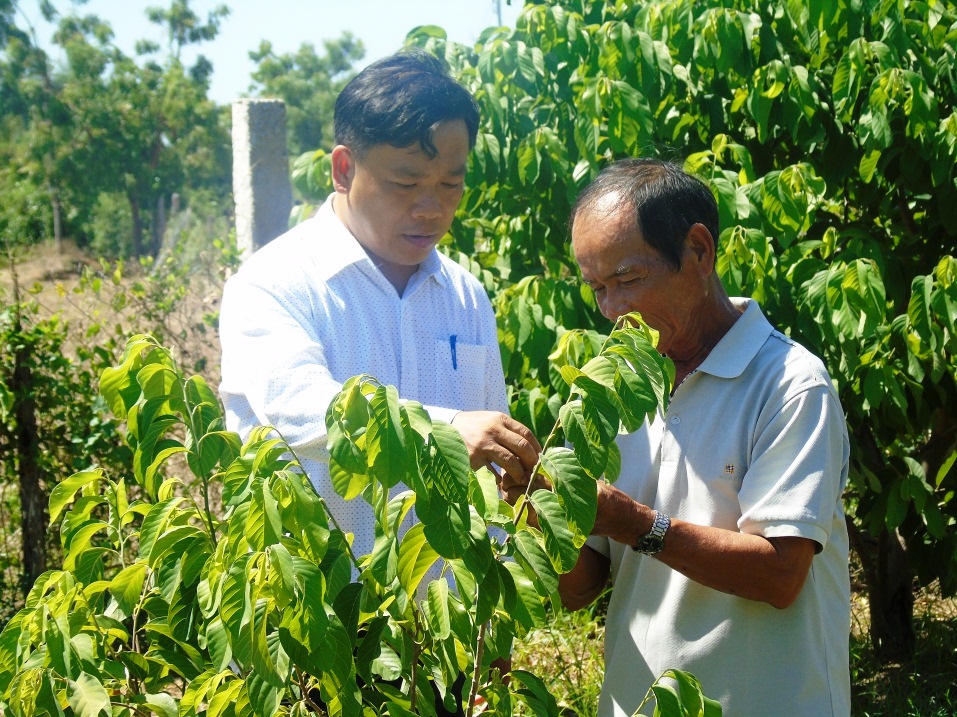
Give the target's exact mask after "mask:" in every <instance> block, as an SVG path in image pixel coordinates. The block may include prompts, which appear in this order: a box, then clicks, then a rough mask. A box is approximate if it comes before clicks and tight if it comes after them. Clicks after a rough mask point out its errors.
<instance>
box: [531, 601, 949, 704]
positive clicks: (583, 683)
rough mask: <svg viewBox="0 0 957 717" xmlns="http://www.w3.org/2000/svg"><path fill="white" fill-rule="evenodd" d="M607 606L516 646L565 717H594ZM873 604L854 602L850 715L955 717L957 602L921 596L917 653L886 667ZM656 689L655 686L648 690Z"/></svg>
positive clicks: (552, 624)
mask: <svg viewBox="0 0 957 717" xmlns="http://www.w3.org/2000/svg"><path fill="white" fill-rule="evenodd" d="M605 604H606V603H605V602H600V603H599V604H598V606H597V607H596V606H592V607H591V608H590V609H588V610H583V611H580V612H577V613H569V612H567V611H565V610H560V611H557V612H556V613H555V614H553V615H552V616H551V619H550V621H549V625H548V627H546V628H542V629H540V630H535V631H533V632H532V633H530V634H529V635H528V636H527V637H526V638H525V639H524V640H522V641H521V642H519V643H518V645H517V650H516V653H515V655H514V656H513V665H514V667H515V668H517V669H527V670H530V671H531V672H534V673H535V674H537V675H540V676H541V677H542V678H543V679H545V680H546V681H547V684H548V686H549V689H550V690H551V691H552V694H554V695H555V697H556V699H557V700H558V703H559V705H560V706H561V707H562V708H563V713H564V714H565V715H568V716H569V717H571V716H573V715H575V716H577V717H594V715H595V714H596V712H597V706H598V692H599V691H600V689H601V680H602V673H603V666H604V663H603V659H602V643H603V641H604V607H605ZM867 607H868V606H867V599H866V597H865V596H864V595H862V594H860V593H855V594H854V595H853V607H852V627H851V641H850V647H851V714H852V715H853V716H854V717H954V715H957V599H955V598H944V597H942V596H941V594H940V591H939V589H938V587H937V586H936V585H933V586H931V587H930V588H928V589H925V590H922V591H921V592H920V593H919V594H918V596H917V601H916V604H915V608H914V627H915V629H916V632H917V649H916V651H915V654H914V656H913V657H912V658H911V659H909V660H907V661H906V662H902V663H892V664H880V662H879V661H878V660H877V659H876V657H875V656H874V651H873V649H872V648H871V644H870V637H869V635H868V617H867ZM649 686H650V685H649Z"/></svg>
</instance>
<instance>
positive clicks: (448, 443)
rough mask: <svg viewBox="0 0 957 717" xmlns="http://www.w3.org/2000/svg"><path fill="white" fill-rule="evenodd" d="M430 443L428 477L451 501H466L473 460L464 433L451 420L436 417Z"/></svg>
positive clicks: (440, 492)
mask: <svg viewBox="0 0 957 717" xmlns="http://www.w3.org/2000/svg"><path fill="white" fill-rule="evenodd" d="M431 443H432V459H431V461H430V462H429V469H428V474H427V475H426V476H425V478H426V481H427V482H430V483H431V484H433V485H434V486H435V488H436V489H437V490H438V492H439V494H440V495H441V496H442V497H443V498H445V499H446V500H447V501H449V502H450V503H465V502H467V501H468V487H469V473H470V472H471V463H470V461H469V453H468V449H467V448H466V447H465V442H464V441H463V440H462V436H461V435H460V434H459V432H458V431H457V430H455V429H454V428H453V427H452V426H451V425H449V424H448V423H445V422H443V421H433V422H432V441H431Z"/></svg>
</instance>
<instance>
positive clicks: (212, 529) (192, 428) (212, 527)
mask: <svg viewBox="0 0 957 717" xmlns="http://www.w3.org/2000/svg"><path fill="white" fill-rule="evenodd" d="M186 383H187V381H181V382H180V390H181V391H182V393H183V405H184V406H186V413H187V418H188V419H189V432H190V433H191V434H193V445H194V446H195V447H196V448H197V450H198V449H199V441H200V439H201V438H202V435H200V433H199V431H198V430H197V426H196V420H195V417H194V415H193V410H192V408H191V407H190V402H189V392H188V391H187V390H186ZM199 479H200V482H201V483H202V487H203V508H204V512H205V513H206V520H207V522H208V523H209V537H210V539H211V540H212V541H213V546H214V547H215V546H216V542H217V541H216V523H215V521H214V520H213V513H212V510H210V507H209V476H207V475H206V474H205V473H202V474H200V476H199Z"/></svg>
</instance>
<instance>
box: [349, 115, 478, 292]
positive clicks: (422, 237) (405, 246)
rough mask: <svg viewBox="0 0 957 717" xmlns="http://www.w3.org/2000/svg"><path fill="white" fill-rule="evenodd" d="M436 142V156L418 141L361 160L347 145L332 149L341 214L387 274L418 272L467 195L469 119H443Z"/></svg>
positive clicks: (385, 147) (378, 149)
mask: <svg viewBox="0 0 957 717" xmlns="http://www.w3.org/2000/svg"><path fill="white" fill-rule="evenodd" d="M432 141H433V144H434V145H435V148H436V149H437V150H438V154H437V155H436V156H435V157H432V158H430V157H429V156H428V155H426V154H425V153H424V152H423V151H422V148H421V147H420V146H419V144H418V143H416V144H414V145H411V146H409V147H393V146H392V145H389V144H378V145H375V146H373V147H372V148H371V149H369V151H368V152H367V153H366V155H365V156H364V157H362V158H361V159H359V158H357V157H356V156H355V154H353V153H352V152H351V150H349V149H348V148H345V147H342V146H340V147H337V148H336V150H335V151H334V153H333V173H334V180H335V186H336V191H337V192H338V193H339V195H340V196H339V197H337V199H336V213H337V214H339V215H340V217H341V218H343V221H344V222H345V224H346V226H347V227H348V228H349V230H350V231H351V232H352V234H353V235H354V236H355V237H356V239H358V241H359V243H360V244H362V246H363V247H364V248H365V249H366V251H368V252H370V253H371V254H372V255H373V260H375V261H376V263H377V264H378V265H379V267H380V268H381V269H382V270H383V273H384V274H386V275H387V276H388V275H389V273H390V271H392V272H398V273H407V274H408V275H409V276H411V273H414V270H415V267H417V266H418V264H420V263H421V262H422V261H423V260H424V259H425V258H426V257H427V256H428V255H429V252H431V251H432V249H433V248H434V247H435V245H436V244H438V242H439V240H440V239H441V238H442V237H443V236H444V235H445V233H446V232H448V230H449V227H450V226H452V218H453V217H454V215H455V210H456V208H457V207H458V205H459V202H460V201H461V199H462V192H463V180H464V178H465V169H466V161H467V159H468V153H469V141H468V130H467V129H466V126H465V122H464V121H463V120H451V121H448V122H444V123H442V124H441V125H439V127H438V128H437V129H436V131H435V135H434V137H433V138H432ZM337 153H338V154H337ZM342 200H345V202H346V205H347V209H346V212H345V214H343V213H340V210H339V203H340V202H342Z"/></svg>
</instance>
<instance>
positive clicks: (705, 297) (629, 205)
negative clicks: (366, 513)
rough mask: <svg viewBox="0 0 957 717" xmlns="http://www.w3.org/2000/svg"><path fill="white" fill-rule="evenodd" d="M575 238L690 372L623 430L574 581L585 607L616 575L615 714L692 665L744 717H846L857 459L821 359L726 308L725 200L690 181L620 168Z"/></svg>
mask: <svg viewBox="0 0 957 717" xmlns="http://www.w3.org/2000/svg"><path fill="white" fill-rule="evenodd" d="M570 226H571V234H572V245H573V250H574V252H575V257H576V259H577V261H578V263H579V265H580V267H581V273H582V278H583V280H584V281H585V283H587V284H588V285H589V286H590V287H591V288H592V289H593V290H594V292H595V295H596V298H597V300H598V304H599V307H600V308H601V311H602V313H603V314H604V315H605V316H607V317H608V318H610V319H616V318H618V317H619V316H621V315H623V314H625V313H628V312H631V311H639V312H641V314H642V317H643V318H644V320H645V321H646V322H647V323H648V324H649V325H650V326H651V327H652V328H654V329H656V330H657V331H658V332H659V343H658V350H659V351H661V352H662V353H663V354H665V355H667V356H668V357H670V358H671V359H672V360H673V362H674V365H675V369H676V382H675V385H676V388H675V389H674V392H673V394H672V397H671V401H670V403H669V406H668V409H667V411H666V412H665V413H664V415H660V416H658V417H657V419H656V420H655V421H654V422H653V423H652V425H651V426H649V427H646V428H644V429H642V430H641V431H638V432H636V433H634V434H631V435H625V436H619V439H618V445H619V448H620V449H621V477H620V478H619V479H618V481H617V482H616V484H615V485H614V486H611V485H608V484H604V483H601V484H599V503H598V516H597V520H596V522H595V527H594V530H593V537H592V538H590V539H589V542H588V543H587V544H586V545H585V546H584V547H583V548H582V550H581V553H580V556H579V560H578V563H577V565H576V566H575V568H574V569H573V570H572V571H571V572H570V573H568V574H567V575H564V576H562V577H561V580H560V584H559V592H560V594H561V596H562V599H563V601H564V602H565V603H566V605H568V606H569V607H571V608H573V609H576V608H579V607H582V606H584V605H586V604H588V603H590V602H591V601H592V600H593V599H594V598H595V597H596V596H597V595H598V594H599V593H600V592H602V591H603V590H604V588H605V585H606V582H607V580H608V576H609V573H610V575H611V577H612V580H613V588H612V594H611V601H610V603H609V606H608V616H607V622H606V626H605V635H606V637H605V679H604V683H603V686H602V692H601V697H600V702H599V714H600V715H601V716H602V717H606V716H612V715H614V716H615V717H620V716H624V715H631V714H633V712H634V711H635V710H636V708H637V707H638V705H639V704H640V702H641V700H642V699H643V697H644V695H645V693H646V691H647V689H648V687H649V686H650V685H651V683H652V682H653V681H654V680H655V679H656V678H657V677H658V676H659V675H660V674H661V673H662V672H664V671H665V670H667V669H669V668H678V669H682V670H686V671H689V672H691V673H693V674H694V675H695V676H696V677H697V678H698V679H699V680H700V681H701V685H702V689H703V691H704V693H705V694H706V695H708V696H709V697H712V698H714V699H717V700H718V701H720V702H721V705H722V707H723V711H724V714H726V715H732V716H733V717H737V716H739V715H740V716H748V717H750V716H751V715H788V716H789V717H796V716H806V717H812V716H813V717H821V716H822V715H835V716H840V717H846V716H847V715H848V714H849V713H850V678H849V669H848V634H849V629H850V589H849V579H848V563H847V559H848V539H847V528H846V525H845V522H844V514H843V510H842V506H841V493H842V491H843V489H844V486H845V483H846V480H847V469H848V455H849V448H848V439H847V429H846V426H845V422H844V415H843V411H842V410H841V406H840V403H839V401H838V398H837V395H836V393H835V391H834V388H833V386H832V385H831V380H830V378H829V377H828V375H827V372H826V370H825V368H824V366H823V364H822V363H821V361H820V360H819V359H818V358H817V357H815V356H813V355H812V354H810V353H809V352H808V351H807V350H806V349H804V348H803V347H801V346H799V345H798V344H796V343H795V342H793V341H792V340H791V339H789V338H788V337H787V336H785V335H783V334H781V333H780V332H778V331H776V330H774V329H773V328H772V327H771V325H770V324H769V323H768V321H767V319H765V317H764V315H763V314H762V312H761V309H760V307H759V306H758V305H757V303H756V302H754V301H751V300H748V299H735V298H730V297H729V296H728V295H727V293H726V292H725V289H724V287H723V286H722V284H721V280H720V278H719V277H718V275H717V273H716V272H715V257H716V239H717V237H718V212H717V206H716V204H715V200H714V197H713V195H712V194H711V192H710V190H709V189H708V188H707V187H706V186H705V185H704V184H703V183H701V182H699V181H698V180H697V179H695V178H693V177H691V176H690V175H688V174H686V173H685V172H684V171H682V169H681V168H680V167H677V166H674V165H671V164H668V163H663V162H658V161H653V160H625V161H622V162H618V163H616V164H614V165H611V166H610V167H608V168H607V169H605V170H604V171H603V172H602V173H601V174H600V175H599V177H598V178H596V180H595V181H594V182H593V183H592V184H591V185H589V186H588V187H587V188H586V189H585V190H584V191H583V192H582V194H581V196H580V197H579V199H578V201H577V202H576V205H575V207H574V209H573V210H572V215H571V221H570ZM517 483H518V485H517V486H516V485H511V484H509V485H507V486H506V488H508V489H509V492H510V494H514V492H515V490H516V488H521V487H522V485H521V482H517Z"/></svg>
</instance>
